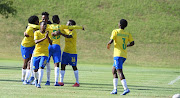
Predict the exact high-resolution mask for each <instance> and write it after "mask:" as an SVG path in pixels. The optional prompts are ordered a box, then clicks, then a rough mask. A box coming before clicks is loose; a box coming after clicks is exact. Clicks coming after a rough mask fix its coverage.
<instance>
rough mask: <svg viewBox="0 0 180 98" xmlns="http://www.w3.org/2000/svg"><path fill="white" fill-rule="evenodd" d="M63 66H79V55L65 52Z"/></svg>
mask: <svg viewBox="0 0 180 98" xmlns="http://www.w3.org/2000/svg"><path fill="white" fill-rule="evenodd" d="M61 64H66V65H68V64H69V65H72V66H76V65H77V54H70V53H66V52H63V55H62V62H61Z"/></svg>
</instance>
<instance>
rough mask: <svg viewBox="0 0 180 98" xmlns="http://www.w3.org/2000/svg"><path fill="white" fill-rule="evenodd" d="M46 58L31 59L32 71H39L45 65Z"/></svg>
mask: <svg viewBox="0 0 180 98" xmlns="http://www.w3.org/2000/svg"><path fill="white" fill-rule="evenodd" d="M47 59H48V57H47V56H38V57H33V69H39V67H42V68H44V67H45V66H46V64H47Z"/></svg>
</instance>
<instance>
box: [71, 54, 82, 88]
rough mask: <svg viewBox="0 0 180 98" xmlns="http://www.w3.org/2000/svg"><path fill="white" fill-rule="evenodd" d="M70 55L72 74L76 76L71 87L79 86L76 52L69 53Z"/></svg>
mask: <svg viewBox="0 0 180 98" xmlns="http://www.w3.org/2000/svg"><path fill="white" fill-rule="evenodd" d="M69 55H70V57H71V60H70V63H69V64H70V65H72V68H73V70H74V76H75V78H76V83H75V84H74V85H73V87H79V86H80V85H79V71H78V69H77V54H69Z"/></svg>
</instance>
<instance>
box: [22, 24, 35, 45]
mask: <svg viewBox="0 0 180 98" xmlns="http://www.w3.org/2000/svg"><path fill="white" fill-rule="evenodd" d="M25 32H26V33H27V34H28V35H29V37H24V38H23V40H22V42H21V45H22V46H24V47H33V46H34V45H35V42H34V32H35V29H33V27H30V26H28V27H27V29H26V31H25Z"/></svg>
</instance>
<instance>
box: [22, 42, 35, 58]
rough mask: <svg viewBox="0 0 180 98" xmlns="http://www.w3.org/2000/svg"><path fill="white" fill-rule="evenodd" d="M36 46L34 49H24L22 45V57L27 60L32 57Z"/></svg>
mask: <svg viewBox="0 0 180 98" xmlns="http://www.w3.org/2000/svg"><path fill="white" fill-rule="evenodd" d="M34 48H35V46H33V47H24V46H22V45H21V55H22V57H23V59H27V58H29V57H30V55H31V54H32V53H33V50H34Z"/></svg>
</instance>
